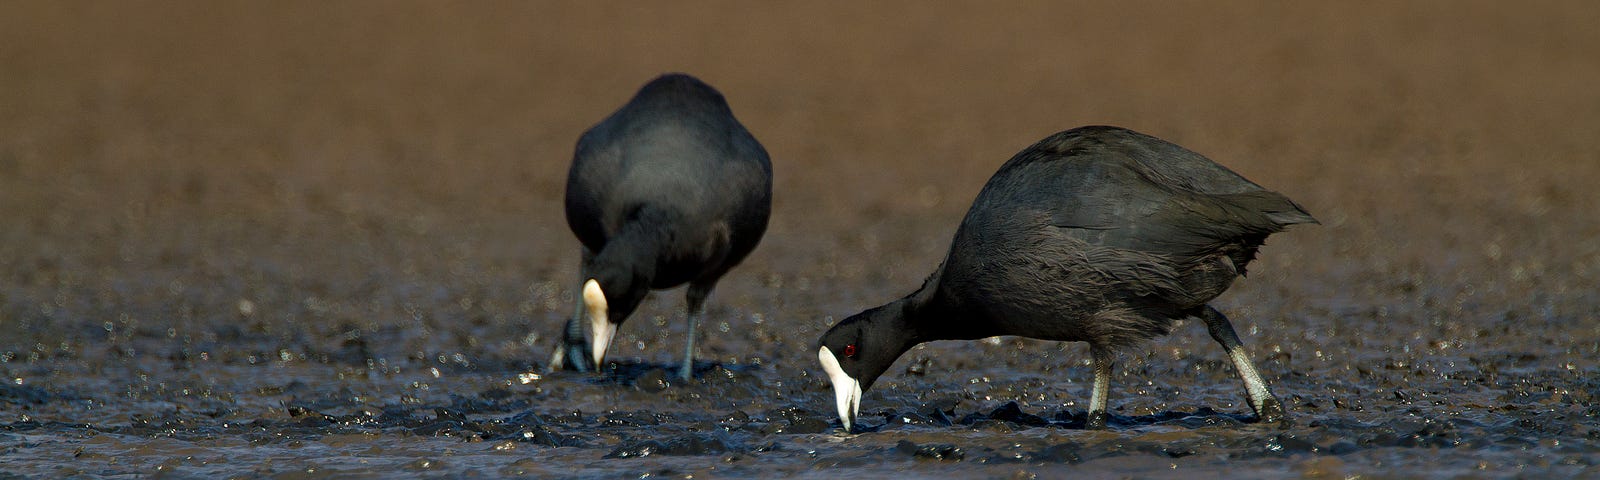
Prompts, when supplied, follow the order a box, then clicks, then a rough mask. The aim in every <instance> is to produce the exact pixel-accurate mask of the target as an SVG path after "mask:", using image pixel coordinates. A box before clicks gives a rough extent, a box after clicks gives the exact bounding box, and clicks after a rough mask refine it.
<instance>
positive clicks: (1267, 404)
mask: <svg viewBox="0 0 1600 480" xmlns="http://www.w3.org/2000/svg"><path fill="white" fill-rule="evenodd" d="M1251 406H1252V407H1255V410H1256V421H1257V422H1260V423H1281V422H1285V421H1287V420H1288V418H1289V417H1288V416H1287V415H1285V414H1284V412H1283V402H1279V401H1278V398H1277V397H1267V398H1266V399H1265V400H1263V401H1261V402H1260V404H1259V405H1251Z"/></svg>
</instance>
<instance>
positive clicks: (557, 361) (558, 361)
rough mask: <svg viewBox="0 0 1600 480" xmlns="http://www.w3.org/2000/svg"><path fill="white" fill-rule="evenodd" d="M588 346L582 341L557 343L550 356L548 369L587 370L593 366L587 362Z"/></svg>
mask: <svg viewBox="0 0 1600 480" xmlns="http://www.w3.org/2000/svg"><path fill="white" fill-rule="evenodd" d="M589 357H590V355H589V346H588V345H584V344H582V343H577V344H572V343H565V342H563V343H559V344H557V345H556V352H555V354H553V355H551V356H550V367H549V370H550V371H552V372H554V371H557V370H566V371H572V372H588V371H590V370H593V369H594V368H593V367H594V366H593V365H590V364H589V363H588V361H587V360H588V359H589Z"/></svg>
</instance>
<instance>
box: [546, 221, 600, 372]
mask: <svg viewBox="0 0 1600 480" xmlns="http://www.w3.org/2000/svg"><path fill="white" fill-rule="evenodd" d="M582 255H583V261H582V263H580V264H578V273H579V275H578V278H579V281H580V282H582V281H587V280H588V279H589V263H590V262H592V261H593V260H594V253H592V252H590V251H589V249H588V248H584V249H583V254H582ZM580 289H581V287H580ZM577 297H578V301H577V304H578V306H577V309H576V311H574V312H572V317H571V318H568V319H567V326H566V328H565V329H563V332H562V335H561V337H560V338H557V339H556V347H555V348H554V349H553V350H554V353H551V354H550V365H548V366H546V367H545V368H546V370H548V371H551V372H554V371H556V370H562V369H566V370H575V371H579V372H587V371H589V367H590V366H592V365H590V362H589V360H588V359H589V357H590V352H589V342H588V341H587V340H586V339H585V338H584V335H583V313H584V305H583V293H582V292H581V291H580V292H579V293H578V295H577Z"/></svg>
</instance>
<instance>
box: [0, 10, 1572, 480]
mask: <svg viewBox="0 0 1600 480" xmlns="http://www.w3.org/2000/svg"><path fill="white" fill-rule="evenodd" d="M1121 3H1122V2H1107V3H1089V4H1075V3H1073V4H1069V3H1057V2H1038V3H1027V4H1005V5H990V4H983V3H978V4H971V5H958V6H949V5H944V4H930V3H925V2H908V3H898V2H894V3H888V2H871V3H868V4H864V5H861V4H855V3H839V4H817V3H811V2H803V3H799V4H794V5H770V4H766V3H743V2H729V3H710V4H698V5H694V6H693V7H692V8H690V7H685V6H680V5H670V4H654V3H649V4H626V5H624V4H618V5H588V4H577V3H574V4H565V3H561V4H543V3H537V4H532V3H530V4H522V3H518V4H483V3H470V4H453V3H437V2H429V3H415V4H412V3H393V2H381V3H364V2H339V3H332V4H325V3H324V2H226V3H218V2H163V3H150V2H98V3H77V2H68V3H63V2H6V3H4V4H3V5H0V373H3V377H0V378H3V379H4V382H3V383H0V472H4V473H3V474H0V477H11V476H18V475H20V476H24V477H37V478H57V477H65V476H72V475H81V476H87V477H98V476H104V477H133V476H145V475H158V474H159V475H172V476H175V477H208V478H210V477H284V478H301V477H319V476H339V477H358V478H359V477H389V476H394V475H397V474H404V475H441V476H458V475H468V474H474V475H477V474H481V475H493V476H527V477H623V476H627V477H646V476H648V477H651V478H654V477H674V478H676V477H684V478H687V477H690V476H693V477H695V478H707V477H749V478H772V477H776V476H778V475H785V476H809V477H815V478H837V477H838V476H839V475H841V474H846V475H865V476H863V477H862V478H877V477H881V476H885V475H888V474H891V473H892V474H894V475H901V476H905V477H908V478H914V477H951V476H961V477H967V476H972V477H1004V478H1032V477H1034V476H1038V477H1043V478H1059V477H1061V476H1063V475H1066V474H1071V475H1075V478H1107V477H1187V478H1200V476H1206V477H1210V478H1230V479H1239V478H1281V477H1285V476H1289V477H1295V476H1300V477H1307V478H1347V477H1351V476H1362V477H1369V478H1388V477H1402V478H1413V477H1422V478H1458V477H1465V478H1474V477H1519V476H1520V477H1530V478H1544V477H1547V476H1561V477H1572V476H1593V475H1596V474H1600V472H1597V470H1596V469H1597V467H1596V464H1600V424H1597V421H1596V415H1597V414H1600V363H1597V360H1596V358H1597V354H1600V319H1597V312H1600V293H1597V292H1596V288H1595V287H1596V283H1597V280H1600V215H1596V213H1595V212H1596V211H1597V207H1600V195H1597V194H1596V193H1595V192H1594V189H1593V186H1594V185H1600V147H1597V142H1600V133H1597V132H1600V88H1595V85H1600V57H1597V56H1596V55H1594V53H1595V51H1596V49H1597V48H1600V29H1596V28H1594V25H1597V24H1600V7H1597V6H1595V4H1590V3H1583V2H1533V3H1519V4H1518V5H1516V6H1511V5H1509V4H1505V3H1504V2H1407V3H1393V2H1371V3H1366V2H1356V3H1349V2H1334V4H1333V5H1322V4H1321V3H1314V2H1301V3H1297V4H1292V5H1284V4H1281V3H1280V2H1271V1H1267V2H1221V3H1212V2H1206V3H1176V4H1175V3H1171V2H1144V3H1136V4H1121ZM1322 3H1327V2H1322ZM666 71H687V72H691V73H694V74H696V75H698V76H700V77H701V78H703V79H705V80H706V81H708V82H710V83H712V84H713V85H716V86H717V87H719V88H720V89H722V91H723V92H724V93H725V94H727V96H728V98H729V100H730V101H731V103H732V105H733V108H734V110H735V112H736V113H737V115H738V116H739V117H740V118H741V119H742V120H743V122H744V123H745V125H747V126H748V127H749V128H750V130H751V131H753V132H754V133H755V135H756V136H757V137H758V138H759V139H760V140H761V141H762V142H763V143H764V144H765V145H766V147H767V149H768V150H769V151H770V152H771V154H772V157H773V159H774V167H775V170H776V193H775V205H774V213H773V220H772V225H771V228H770V229H769V231H768V233H767V235H766V238H765V240H764V241H763V243H762V245H761V246H760V247H759V248H758V249H757V250H756V252H755V253H754V254H753V255H752V256H751V257H750V258H749V259H748V260H747V261H746V262H745V264H744V265H743V266H741V267H740V268H739V269H737V270H736V271H735V272H734V273H732V274H731V275H729V276H728V277H726V278H725V280H724V281H723V282H722V284H721V285H720V286H719V288H718V289H717V290H716V292H715V293H713V295H712V297H711V302H710V313H711V317H712V320H711V321H709V322H708V323H709V324H708V325H706V328H705V329H704V331H703V335H704V336H703V342H704V343H703V347H702V348H701V349H700V352H699V358H700V363H699V369H698V370H699V378H698V379H697V380H695V381H692V382H688V383H684V382H678V381H672V380H668V379H669V378H670V376H669V375H665V373H666V372H665V371H663V370H662V369H663V368H665V367H668V366H669V365H671V364H672V362H674V361H675V360H676V359H677V358H678V357H677V356H678V355H679V354H680V351H681V348H682V341H683V328H684V326H683V323H684V322H683V315H682V312H681V310H682V305H683V301H682V291H681V290H674V291H667V292H660V293H657V294H655V295H654V296H652V297H651V298H652V299H651V300H649V301H647V302H646V304H645V305H644V306H643V307H641V310H640V312H639V313H638V314H636V315H635V316H634V317H633V318H632V319H630V320H629V322H628V323H627V324H626V325H625V326H624V327H623V328H622V330H621V332H620V337H619V339H618V341H617V342H616V343H615V344H614V348H613V349H612V352H611V356H612V358H613V359H614V360H616V363H614V364H613V365H612V366H611V367H610V368H609V369H608V371H607V372H606V373H605V374H603V375H581V374H568V373H556V374H546V373H544V367H545V365H544V362H545V361H546V359H547V358H548V355H549V350H548V349H549V346H550V343H551V341H552V338H553V336H554V335H556V334H557V332H558V329H559V326H560V324H561V322H562V321H563V319H564V318H565V317H566V316H567V315H568V314H569V313H570V312H571V311H572V309H573V293H574V287H576V286H577V272H576V267H577V250H578V246H577V243H576V241H575V240H574V239H573V238H572V237H571V235H570V233H569V232H568V231H567V228H566V225H565V222H564V220H563V217H562V213H561V208H560V198H561V193H562V185H563V179H564V175H565V170H566V165H567V162H568V160H569V159H570V156H571V149H572V145H573V143H574V141H575V140H576V138H577V136H578V134H579V133H580V132H582V131H583V130H584V129H585V128H587V127H588V126H590V125H592V124H593V123H594V122H596V121H598V120H599V119H600V118H602V117H603V116H605V115H606V114H608V113H609V112H610V111H612V110H613V109H614V108H616V107H617V106H619V105H621V104H622V103H623V102H624V101H625V100H626V99H627V98H628V96H629V95H631V94H632V92H633V90H634V89H635V88H637V87H638V86H639V85H640V84H642V83H643V82H644V81H646V80H648V79H649V78H650V77H652V76H654V75H656V74H658V73H661V72H666ZM1085 124H1115V125H1121V126H1126V127H1130V128H1134V129H1136V130H1140V131H1143V132H1147V133H1150V134H1154V135H1157V136H1160V137H1163V138H1166V139H1169V140H1172V141H1174V142H1177V143H1179V144H1182V145H1185V146H1187V147H1189V148H1191V149H1194V150H1197V151H1199V152H1201V153H1204V154H1206V155H1208V156H1210V157H1211V158H1213V159H1215V160H1217V161H1219V162H1221V163H1223V164H1225V165H1227V166H1229V167H1231V168H1233V169H1234V170H1236V171H1238V172H1240V173H1242V174H1244V175H1245V176H1247V177H1249V178H1251V179H1253V180H1255V181H1257V182H1259V183H1261V184H1263V185H1266V186H1267V187H1269V188H1272V189H1274V190H1277V191H1280V192H1283V193H1285V194H1287V195H1289V196H1290V197H1292V198H1294V199H1296V200H1298V201H1299V202H1300V203H1302V204H1304V205H1305V206H1306V207H1307V208H1308V209H1309V210H1310V211H1311V212H1312V213H1314V214H1315V215H1316V216H1317V217H1318V218H1319V219H1321V220H1322V223H1323V224H1322V225H1320V226H1305V227H1297V228H1294V229H1293V230H1291V231H1289V232H1287V233H1284V234H1281V235H1277V236H1275V237H1273V238H1272V240H1271V242H1270V245H1269V246H1268V247H1267V248H1266V249H1265V250H1264V251H1263V252H1262V255H1261V257H1260V259H1259V260H1258V261H1257V263H1255V264H1253V265H1252V266H1251V272H1252V276H1251V277H1249V278H1247V279H1244V280H1242V281H1240V282H1238V283H1237V284H1236V285H1235V287H1234V288H1233V289H1232V290H1231V291H1230V292H1228V293H1227V294H1225V295H1224V296H1223V297H1222V298H1221V299H1219V300H1218V301H1217V302H1216V303H1215V304H1216V305H1217V306H1218V307H1219V308H1220V309H1222V310H1223V311H1224V312H1226V313H1228V314H1229V315H1230V316H1231V317H1232V318H1233V320H1234V323H1235V325H1236V326H1237V327H1238V329H1239V330H1240V334H1241V335H1242V336H1243V337H1244V341H1245V343H1246V345H1247V346H1248V348H1249V349H1250V350H1251V352H1253V354H1254V355H1255V357H1256V358H1257V362H1258V366H1259V367H1260V369H1261V370H1262V373H1263V375H1264V376H1265V377H1266V379H1267V380H1268V381H1269V382H1270V383H1271V384H1272V386H1273V388H1274V389H1275V390H1276V392H1277V393H1278V395H1279V396H1280V397H1281V398H1283V399H1284V401H1285V403H1286V406H1287V407H1288V408H1289V410H1290V415H1291V418H1292V422H1291V423H1289V424H1286V425H1262V424H1256V423H1254V422H1253V419H1252V418H1251V417H1250V415H1249V408H1248V406H1246V405H1245V404H1244V402H1243V399H1244V394H1243V389H1242V387H1241V386H1240V384H1239V381H1238V380H1237V378H1236V377H1235V376H1234V373H1233V371H1232V368H1231V367H1230V366H1229V365H1228V364H1227V362H1226V357H1225V356H1224V355H1223V354H1222V350H1221V348H1220V347H1218V346H1217V345H1216V344H1215V343H1214V342H1212V341H1211V340H1210V338H1209V337H1208V336H1207V335H1206V334H1205V333H1204V329H1203V328H1201V327H1200V326H1198V325H1193V324H1189V325H1182V326H1180V327H1179V328H1178V329H1177V331H1175V332H1174V334H1173V335H1171V336H1169V337H1165V338H1162V339H1160V340H1157V341H1155V342H1152V343H1151V344H1149V345H1148V348H1147V349H1144V350H1143V351H1141V352H1135V353H1133V354H1130V355H1127V356H1125V358H1124V361H1123V362H1122V363H1120V364H1119V365H1118V367H1117V370H1116V377H1115V383H1114V384H1113V386H1112V396H1111V405H1112V408H1113V412H1112V413H1113V414H1114V415H1115V417H1114V418H1113V421H1112V426H1111V427H1112V428H1110V429H1108V430H1105V431H1087V430H1083V429H1081V423H1082V420H1083V416H1084V409H1085V406H1086V404H1087V402H1088V396H1089V392H1088V388H1087V387H1088V382H1089V378H1090V372H1089V370H1088V368H1087V366H1086V363H1085V362H1086V361H1087V358H1088V355H1087V352H1086V348H1084V347H1083V346H1082V345H1079V344H1055V343H1050V342H1039V341H1031V340H1022V339H1016V338H999V339H992V340H988V341H979V342H941V343H935V344H930V345H925V346H923V347H920V348H918V349H916V350H913V351H912V352H910V353H908V354H907V355H906V356H905V357H904V358H902V359H901V361H900V363H899V364H897V365H896V366H895V367H893V368H892V369H891V370H890V374H889V375H887V376H886V377H885V378H884V379H883V380H881V381H880V382H879V383H878V385H877V386H876V387H875V388H874V389H873V390H872V391H870V392H868V393H867V394H866V397H865V399H864V400H863V402H862V410H863V412H862V414H863V418H864V422H865V423H866V424H867V425H868V426H869V427H870V429H871V430H873V431H871V432H868V433H864V434H860V435H854V436H846V435H841V434H838V433H836V432H835V430H836V428H837V420H836V419H835V418H833V413H831V412H832V408H833V407H832V395H831V392H830V391H829V390H828V387H827V386H826V384H825V379H823V378H819V376H818V372H817V371H816V367H815V366H814V362H815V352H814V350H813V349H812V346H813V345H814V342H815V340H816V338H817V337H818V336H819V335H820V334H821V332H822V331H823V330H824V329H825V328H826V327H827V326H828V325H830V324H831V323H832V322H833V321H835V320H836V319H839V318H843V317H844V316H846V315H849V314H852V313H855V312H857V311H860V310H861V309H864V308H866V307H870V306H873V305H877V304H880V303H883V302H886V301H888V300H890V299H893V298H895V297H897V296H899V295H902V294H904V293H906V292H909V291H910V290H912V289H914V288H915V287H916V286H917V285H918V284H919V282H920V281H921V280H922V278H923V276H925V275H927V274H928V273H929V272H930V271H932V269H933V267H934V266H935V264H936V263H937V262H938V260H939V258H940V256H941V255H942V254H943V252H944V250H945V248H946V247H947V245H948V242H949V238H950V235H951V234H952V232H953V231H954V229H955V226H956V224H957V222H958V221H959V219H960V218H961V215H962V214H963V212H964V211H965V209H966V207H967V205H968V204H969V202H970V201H971V199H972V197H973V196H974V195H976V193H977V191H978V189H979V188H980V187H981V186H982V184H983V181H984V180H985V179H986V178H987V177H988V175H989V174H990V173H991V172H993V171H994V169H995V168H996V167H998V166H999V165H1000V164H1001V163H1002V162H1004V161H1005V160H1006V159H1007V158H1009V157H1010V156H1011V155H1012V154H1013V153H1015V152H1016V151H1017V150H1019V149H1021V148H1023V147H1025V146H1027V145H1028V144H1030V143H1032V142H1034V141H1036V140H1038V139H1040V138H1043V137H1044V136H1046V135H1048V134H1050V133H1053V132H1056V131H1059V130H1064V129H1067V128H1071V127H1075V126H1079V125H1085ZM842 469H845V470H842ZM1076 476H1081V477H1076Z"/></svg>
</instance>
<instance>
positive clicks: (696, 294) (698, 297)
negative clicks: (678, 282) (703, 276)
mask: <svg viewBox="0 0 1600 480" xmlns="http://www.w3.org/2000/svg"><path fill="white" fill-rule="evenodd" d="M713 286H715V284H701V283H691V284H689V292H688V293H687V294H686V295H685V300H687V303H688V304H689V314H688V317H689V330H688V331H686V332H684V335H685V336H687V337H688V341H687V342H685V345H684V347H683V368H682V369H680V370H679V371H678V378H679V379H680V380H683V381H685V382H687V381H689V380H691V379H693V378H694V338H695V333H696V332H698V331H700V318H701V317H704V316H705V313H706V310H705V305H706V297H708V296H710V295H711V287H713Z"/></svg>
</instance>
